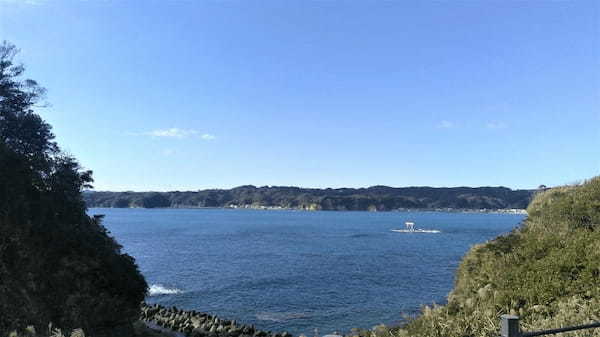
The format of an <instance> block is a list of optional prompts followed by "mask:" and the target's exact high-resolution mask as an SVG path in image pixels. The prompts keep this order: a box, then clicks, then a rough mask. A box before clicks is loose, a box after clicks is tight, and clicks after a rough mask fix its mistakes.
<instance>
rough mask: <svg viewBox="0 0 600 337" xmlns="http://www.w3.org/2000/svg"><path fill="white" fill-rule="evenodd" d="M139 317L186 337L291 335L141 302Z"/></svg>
mask: <svg viewBox="0 0 600 337" xmlns="http://www.w3.org/2000/svg"><path fill="white" fill-rule="evenodd" d="M140 319H141V320H142V321H146V322H152V323H154V324H156V325H158V326H161V327H163V328H167V329H171V330H173V331H177V332H180V333H182V334H184V335H185V336H188V337H292V335H291V334H290V333H288V332H283V333H273V332H271V331H262V330H257V329H256V328H255V327H254V325H243V324H238V323H237V322H236V321H232V320H226V319H221V318H218V317H216V316H212V315H209V314H207V313H202V312H197V311H194V310H192V311H184V310H181V309H178V308H177V307H171V308H167V307H163V306H161V305H158V304H154V305H148V304H146V303H143V304H142V308H141V314H140Z"/></svg>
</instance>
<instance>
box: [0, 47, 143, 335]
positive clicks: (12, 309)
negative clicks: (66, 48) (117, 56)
mask: <svg viewBox="0 0 600 337" xmlns="http://www.w3.org/2000/svg"><path fill="white" fill-rule="evenodd" d="M17 52H18V50H17V49H16V48H15V46H14V45H12V44H9V43H7V42H3V43H2V44H1V45H0V335H4V334H5V332H6V331H10V330H12V329H15V328H20V327H23V326H25V325H29V324H34V325H36V326H38V327H39V328H42V327H45V326H47V324H48V323H49V322H53V323H54V324H55V325H56V326H62V327H65V328H77V327H78V328H83V329H84V330H85V331H86V333H88V332H89V333H90V334H93V335H94V336H103V335H111V336H118V335H125V334H127V333H128V332H129V330H130V328H131V322H132V321H133V320H134V319H135V318H136V317H137V315H138V310H139V304H140V302H141V301H142V300H143V299H144V296H145V294H146V289H147V284H146V281H145V280H144V278H143V276H142V275H141V274H140V272H139V270H138V268H137V265H136V264H135V261H134V259H133V258H132V257H131V256H129V255H127V254H123V253H122V252H121V246H120V245H119V244H118V243H117V242H116V241H115V240H114V239H113V238H112V237H110V236H109V235H108V234H107V230H106V229H105V228H104V227H103V226H102V224H101V218H100V217H90V216H88V215H87V213H86V206H85V203H84V201H83V197H82V193H81V192H82V190H83V189H84V188H87V187H91V183H92V172H91V171H87V170H82V168H81V167H80V165H79V163H78V162H77V161H76V160H75V158H73V157H71V156H68V155H66V154H64V153H62V152H61V151H60V148H59V147H58V145H57V144H56V142H55V141H54V134H53V133H52V130H51V126H50V125H49V124H47V123H46V122H44V121H43V119H42V118H41V117H40V116H39V115H38V114H36V113H35V108H36V107H37V106H36V104H37V103H39V102H40V101H41V100H42V99H43V98H44V94H45V90H44V89H43V88H42V87H40V86H39V85H38V84H37V83H36V82H35V81H33V80H30V79H22V75H23V73H24V71H25V68H24V67H23V66H22V65H18V64H17V65H15V64H14V62H13V59H14V57H15V55H16V54H17Z"/></svg>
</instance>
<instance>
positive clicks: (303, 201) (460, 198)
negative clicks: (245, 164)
mask: <svg viewBox="0 0 600 337" xmlns="http://www.w3.org/2000/svg"><path fill="white" fill-rule="evenodd" d="M535 191H536V190H512V189H510V188H507V187H388V186H372V187H368V188H336V189H332V188H326V189H316V188H300V187H289V186H263V187H256V186H253V185H245V186H239V187H235V188H232V189H208V190H200V191H188V192H180V191H173V192H96V191H87V192H84V200H85V202H86V204H87V206H88V207H116V208H128V207H141V208H159V207H170V208H196V207H229V208H284V209H301V210H338V211H345V210H347V211H392V210H398V209H448V208H450V209H478V210H481V209H488V210H498V209H525V208H527V205H528V204H529V202H530V200H531V198H532V196H533V194H534V192H535Z"/></svg>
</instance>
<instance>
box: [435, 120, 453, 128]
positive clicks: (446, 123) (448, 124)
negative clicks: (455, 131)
mask: <svg viewBox="0 0 600 337" xmlns="http://www.w3.org/2000/svg"><path fill="white" fill-rule="evenodd" d="M455 127H456V123H454V122H451V121H441V122H440V123H439V124H438V125H437V128H438V129H452V128H455Z"/></svg>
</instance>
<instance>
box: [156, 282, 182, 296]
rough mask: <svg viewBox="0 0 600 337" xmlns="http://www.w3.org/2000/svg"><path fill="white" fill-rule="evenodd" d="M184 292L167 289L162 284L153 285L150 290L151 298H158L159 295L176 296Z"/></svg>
mask: <svg viewBox="0 0 600 337" xmlns="http://www.w3.org/2000/svg"><path fill="white" fill-rule="evenodd" d="M181 293H183V290H181V289H177V288H167V287H165V286H163V285H161V284H153V285H151V286H150V288H149V289H148V295H149V296H158V295H174V294H181Z"/></svg>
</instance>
